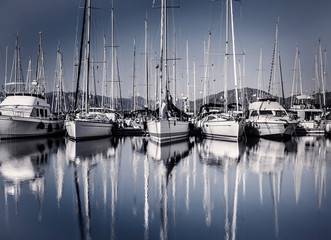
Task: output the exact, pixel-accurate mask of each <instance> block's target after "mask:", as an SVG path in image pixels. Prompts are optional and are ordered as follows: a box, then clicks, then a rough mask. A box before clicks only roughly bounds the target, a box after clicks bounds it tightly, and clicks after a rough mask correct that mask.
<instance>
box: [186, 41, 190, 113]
mask: <svg viewBox="0 0 331 240" xmlns="http://www.w3.org/2000/svg"><path fill="white" fill-rule="evenodd" d="M189 73H190V72H189V64H188V40H186V95H187V111H188V112H189V111H190V76H189Z"/></svg>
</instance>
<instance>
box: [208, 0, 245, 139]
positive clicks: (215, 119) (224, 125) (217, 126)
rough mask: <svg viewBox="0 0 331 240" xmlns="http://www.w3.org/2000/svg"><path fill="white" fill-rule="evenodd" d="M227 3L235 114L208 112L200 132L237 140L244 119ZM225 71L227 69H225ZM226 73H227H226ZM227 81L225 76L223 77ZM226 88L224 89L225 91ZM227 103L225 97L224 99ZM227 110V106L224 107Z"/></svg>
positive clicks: (227, 2)
mask: <svg viewBox="0 0 331 240" xmlns="http://www.w3.org/2000/svg"><path fill="white" fill-rule="evenodd" d="M229 3H230V18H231V32H232V51H233V70H234V83H235V93H236V107H237V114H235V112H233V113H230V112H228V113H222V114H210V115H208V116H207V117H206V118H205V119H204V120H203V121H202V133H203V134H204V135H205V136H206V137H209V138H214V139H220V140H229V141H238V140H240V139H241V137H242V136H243V134H244V124H245V122H244V120H243V119H241V118H240V117H239V115H238V111H239V103H238V101H239V100H238V87H237V68H236V49H235V39H234V26H233V8H232V0H227V1H226V25H228V18H229V15H228V14H229ZM227 51H228V26H226V54H225V68H227V58H228V53H227ZM225 73H227V70H226V71H225ZM226 75H227V74H226ZM225 78H226V80H225V82H226V81H227V76H226V77H225ZM226 91H227V89H224V92H226ZM225 104H227V99H226V101H225ZM226 111H227V107H226Z"/></svg>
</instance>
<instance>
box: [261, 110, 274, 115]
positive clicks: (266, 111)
mask: <svg viewBox="0 0 331 240" xmlns="http://www.w3.org/2000/svg"><path fill="white" fill-rule="evenodd" d="M260 115H272V111H271V110H260Z"/></svg>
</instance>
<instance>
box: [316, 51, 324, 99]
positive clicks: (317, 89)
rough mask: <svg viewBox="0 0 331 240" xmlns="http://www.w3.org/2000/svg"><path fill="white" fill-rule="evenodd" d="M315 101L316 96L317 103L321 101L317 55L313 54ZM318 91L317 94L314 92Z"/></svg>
mask: <svg viewBox="0 0 331 240" xmlns="http://www.w3.org/2000/svg"><path fill="white" fill-rule="evenodd" d="M315 81H316V82H315V101H316V97H317V98H318V102H319V104H321V103H322V100H321V92H320V90H321V89H320V80H319V74H318V63H317V55H316V54H315ZM317 92H318V94H316V93H317Z"/></svg>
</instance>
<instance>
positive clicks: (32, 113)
mask: <svg viewBox="0 0 331 240" xmlns="http://www.w3.org/2000/svg"><path fill="white" fill-rule="evenodd" d="M30 116H31V117H36V116H37V113H36V109H35V108H33V109H32V111H31V114H30Z"/></svg>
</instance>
